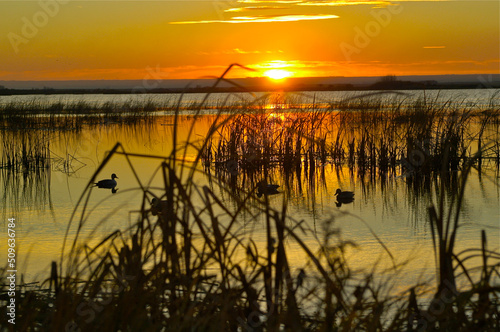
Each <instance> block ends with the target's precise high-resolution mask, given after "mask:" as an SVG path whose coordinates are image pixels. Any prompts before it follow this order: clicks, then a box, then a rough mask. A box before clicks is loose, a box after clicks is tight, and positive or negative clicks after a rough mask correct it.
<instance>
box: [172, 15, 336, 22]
mask: <svg viewBox="0 0 500 332" xmlns="http://www.w3.org/2000/svg"><path fill="white" fill-rule="evenodd" d="M334 18H338V16H337V15H324V14H314V15H275V16H235V17H232V18H231V19H229V20H206V21H181V22H170V23H169V24H206V23H274V22H297V21H314V20H329V19H334Z"/></svg>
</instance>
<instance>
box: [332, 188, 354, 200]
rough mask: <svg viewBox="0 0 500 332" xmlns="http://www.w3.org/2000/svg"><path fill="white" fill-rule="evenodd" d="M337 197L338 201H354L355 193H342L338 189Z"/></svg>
mask: <svg viewBox="0 0 500 332" xmlns="http://www.w3.org/2000/svg"><path fill="white" fill-rule="evenodd" d="M335 196H337V200H338V201H341V200H350V199H354V192H353V191H342V190H340V189H337V191H336V192H335Z"/></svg>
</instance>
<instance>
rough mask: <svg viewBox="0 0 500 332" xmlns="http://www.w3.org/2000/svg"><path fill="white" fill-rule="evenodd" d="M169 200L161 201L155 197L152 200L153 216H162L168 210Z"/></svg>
mask: <svg viewBox="0 0 500 332" xmlns="http://www.w3.org/2000/svg"><path fill="white" fill-rule="evenodd" d="M167 204H168V203H167V200H160V199H158V198H156V197H153V199H152V200H151V214H152V215H153V216H157V215H161V214H163V213H164V211H166V209H167Z"/></svg>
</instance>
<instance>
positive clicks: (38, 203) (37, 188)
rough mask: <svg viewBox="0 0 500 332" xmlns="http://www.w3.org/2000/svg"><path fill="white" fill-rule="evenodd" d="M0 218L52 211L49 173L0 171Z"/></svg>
mask: <svg viewBox="0 0 500 332" xmlns="http://www.w3.org/2000/svg"><path fill="white" fill-rule="evenodd" d="M0 183H1V186H2V189H1V191H0V192H1V201H2V206H3V207H4V208H2V216H3V218H4V219H5V220H6V219H7V218H12V216H14V215H17V214H18V212H20V211H26V210H28V211H29V210H34V211H44V210H45V209H47V207H48V208H49V209H50V210H52V198H51V193H50V186H51V181H50V173H49V172H45V171H41V170H38V171H31V172H22V173H19V172H16V171H13V170H11V169H0Z"/></svg>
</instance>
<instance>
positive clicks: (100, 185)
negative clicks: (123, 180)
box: [94, 173, 118, 189]
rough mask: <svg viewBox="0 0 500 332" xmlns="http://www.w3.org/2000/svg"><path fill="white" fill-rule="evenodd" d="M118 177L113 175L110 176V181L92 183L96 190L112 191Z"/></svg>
mask: <svg viewBox="0 0 500 332" xmlns="http://www.w3.org/2000/svg"><path fill="white" fill-rule="evenodd" d="M115 179H118V176H116V174H115V173H113V174H111V179H105V180H101V181H99V182H96V183H94V185H95V186H96V187H97V188H105V189H114V188H115V187H116V180H115Z"/></svg>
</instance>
